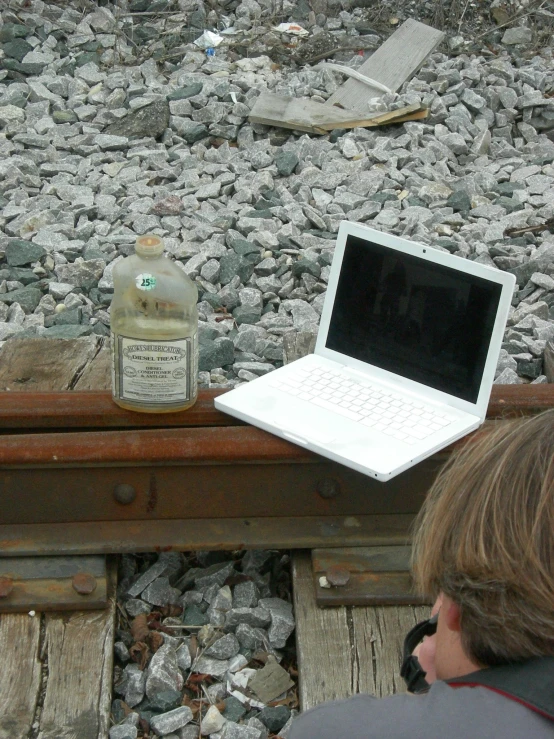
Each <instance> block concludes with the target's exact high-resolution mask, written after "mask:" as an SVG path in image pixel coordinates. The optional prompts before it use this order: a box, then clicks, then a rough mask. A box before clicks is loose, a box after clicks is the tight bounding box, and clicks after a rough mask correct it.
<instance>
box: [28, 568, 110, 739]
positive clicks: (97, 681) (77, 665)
mask: <svg viewBox="0 0 554 739" xmlns="http://www.w3.org/2000/svg"><path fill="white" fill-rule="evenodd" d="M110 580H111V587H110V599H109V607H108V608H106V609H105V610H103V611H92V612H90V613H82V612H79V613H72V614H71V615H68V614H54V613H53V614H47V615H46V616H45V626H46V649H47V658H48V679H47V682H46V692H45V695H44V704H43V708H42V711H41V714H40V719H39V721H40V724H39V726H40V728H39V731H38V739H105V738H106V736H107V733H108V728H109V712H110V703H111V684H112V669H113V639H114V619H115V608H116V603H115V571H114V567H113V566H112V567H111V578H110Z"/></svg>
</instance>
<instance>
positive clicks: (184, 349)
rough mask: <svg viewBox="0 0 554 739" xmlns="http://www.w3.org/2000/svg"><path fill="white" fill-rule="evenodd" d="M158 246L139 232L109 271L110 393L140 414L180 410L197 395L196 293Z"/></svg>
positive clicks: (157, 241) (155, 238)
mask: <svg viewBox="0 0 554 739" xmlns="http://www.w3.org/2000/svg"><path fill="white" fill-rule="evenodd" d="M163 250H164V244H163V241H162V240H161V239H160V237H159V236H156V235H154V234H145V235H144V236H140V237H139V238H138V239H137V242H136V246H135V254H132V255H131V256H129V257H127V258H126V259H123V260H122V261H121V262H119V263H118V264H116V266H115V267H114V270H113V280H114V296H113V300H112V304H111V309H110V311H111V312H110V320H111V341H112V395H113V399H114V401H115V402H116V403H117V404H118V405H120V406H121V407H122V408H127V409H129V410H133V411H142V412H144V413H167V412H171V411H181V410H185V409H186V408H190V407H191V406H192V405H194V403H195V402H196V398H197V394H198V390H197V387H198V312H197V310H196V303H197V299H198V292H197V290H196V286H195V285H194V283H193V282H192V280H191V279H190V278H189V277H188V276H187V275H186V274H185V273H184V272H183V271H182V270H181V269H180V268H179V267H177V265H175V264H174V263H173V262H172V261H170V260H169V259H167V258H166V257H164V256H163Z"/></svg>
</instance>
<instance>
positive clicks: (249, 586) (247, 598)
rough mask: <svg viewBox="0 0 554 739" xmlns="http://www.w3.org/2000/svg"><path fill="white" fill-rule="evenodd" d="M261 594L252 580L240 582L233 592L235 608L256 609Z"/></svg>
mask: <svg viewBox="0 0 554 739" xmlns="http://www.w3.org/2000/svg"><path fill="white" fill-rule="evenodd" d="M259 597H260V593H259V591H258V588H257V587H256V583H254V582H252V580H247V581H246V582H239V583H237V585H235V588H234V590H233V608H255V607H256V606H257V605H258V600H259Z"/></svg>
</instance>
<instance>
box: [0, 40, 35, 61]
mask: <svg viewBox="0 0 554 739" xmlns="http://www.w3.org/2000/svg"><path fill="white" fill-rule="evenodd" d="M32 50H33V47H32V46H31V44H28V43H27V41H24V40H23V39H22V38H14V39H13V40H12V41H6V42H5V43H3V44H2V51H3V52H4V54H5V55H6V56H8V57H10V59H17V61H18V62H22V61H23V59H24V58H25V57H26V56H27V54H28V53H29V52H30V51H32Z"/></svg>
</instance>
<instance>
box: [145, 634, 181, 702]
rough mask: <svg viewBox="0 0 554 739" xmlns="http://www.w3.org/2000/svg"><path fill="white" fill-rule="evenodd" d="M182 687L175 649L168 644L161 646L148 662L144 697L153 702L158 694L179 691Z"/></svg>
mask: <svg viewBox="0 0 554 739" xmlns="http://www.w3.org/2000/svg"><path fill="white" fill-rule="evenodd" d="M182 687H183V676H182V675H181V672H180V670H179V665H178V664H177V655H176V652H175V649H174V648H173V647H172V646H171V645H169V644H163V645H162V646H161V647H160V648H159V649H158V651H157V652H156V653H155V654H154V655H153V657H152V659H151V660H150V664H149V666H148V676H147V678H146V688H145V692H146V695H147V696H148V698H150V700H152V701H153V700H155V699H156V696H157V694H158V693H161V692H164V691H180V690H181V688H182Z"/></svg>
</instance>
